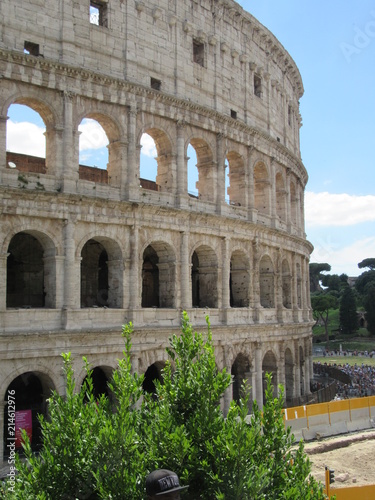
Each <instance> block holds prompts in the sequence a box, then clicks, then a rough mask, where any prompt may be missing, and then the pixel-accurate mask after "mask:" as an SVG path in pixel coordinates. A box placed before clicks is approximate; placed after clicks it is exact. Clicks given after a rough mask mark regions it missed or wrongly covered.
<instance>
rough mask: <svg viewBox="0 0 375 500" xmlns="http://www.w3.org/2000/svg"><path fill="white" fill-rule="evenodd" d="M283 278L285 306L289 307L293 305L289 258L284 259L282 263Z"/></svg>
mask: <svg viewBox="0 0 375 500" xmlns="http://www.w3.org/2000/svg"><path fill="white" fill-rule="evenodd" d="M281 280H282V293H283V306H284V307H286V308H287V309H291V307H292V275H291V272H290V266H289V262H288V260H287V259H284V260H283V262H282V264H281Z"/></svg>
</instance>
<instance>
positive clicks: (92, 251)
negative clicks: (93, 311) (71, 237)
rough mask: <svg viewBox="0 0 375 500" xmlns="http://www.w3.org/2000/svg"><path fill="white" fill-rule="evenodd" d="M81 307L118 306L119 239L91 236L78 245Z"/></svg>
mask: <svg viewBox="0 0 375 500" xmlns="http://www.w3.org/2000/svg"><path fill="white" fill-rule="evenodd" d="M80 248H81V252H80V257H81V307H110V308H121V307H122V302H123V258H122V252H121V248H120V246H119V245H118V243H117V242H116V241H114V240H112V239H110V238H108V237H106V236H92V237H91V238H89V239H86V241H85V242H84V243H83V244H82V242H81V245H80Z"/></svg>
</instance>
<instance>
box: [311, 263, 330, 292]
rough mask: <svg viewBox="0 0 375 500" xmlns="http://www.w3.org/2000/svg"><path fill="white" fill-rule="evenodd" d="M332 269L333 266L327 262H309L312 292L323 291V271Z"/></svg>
mask: <svg viewBox="0 0 375 500" xmlns="http://www.w3.org/2000/svg"><path fill="white" fill-rule="evenodd" d="M330 270H331V266H330V265H329V264H327V263H326V262H324V263H318V262H311V263H310V264H309V272H310V291H311V293H314V292H321V291H322V287H321V286H320V281H321V280H322V279H323V277H324V274H322V273H323V271H330Z"/></svg>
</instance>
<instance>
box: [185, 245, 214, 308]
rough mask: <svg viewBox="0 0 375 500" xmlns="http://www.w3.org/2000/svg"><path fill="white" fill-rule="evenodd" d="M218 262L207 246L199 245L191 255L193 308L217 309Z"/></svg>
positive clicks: (212, 251)
mask: <svg viewBox="0 0 375 500" xmlns="http://www.w3.org/2000/svg"><path fill="white" fill-rule="evenodd" d="M217 268H218V260H217V256H216V253H215V252H214V250H213V249H212V248H211V247H209V246H208V245H200V246H198V247H196V248H195V250H194V251H193V253H192V255H191V282H192V304H193V307H199V308H204V307H211V308H216V307H218V272H217Z"/></svg>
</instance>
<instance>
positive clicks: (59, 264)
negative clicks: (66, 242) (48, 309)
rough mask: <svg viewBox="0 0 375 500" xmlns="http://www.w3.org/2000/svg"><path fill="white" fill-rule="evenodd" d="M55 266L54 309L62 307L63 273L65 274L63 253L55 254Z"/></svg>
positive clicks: (63, 292)
mask: <svg viewBox="0 0 375 500" xmlns="http://www.w3.org/2000/svg"><path fill="white" fill-rule="evenodd" d="M55 266H56V306H55V307H56V309H62V308H63V307H64V299H65V291H64V274H65V257H64V256H63V255H56V256H55Z"/></svg>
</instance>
